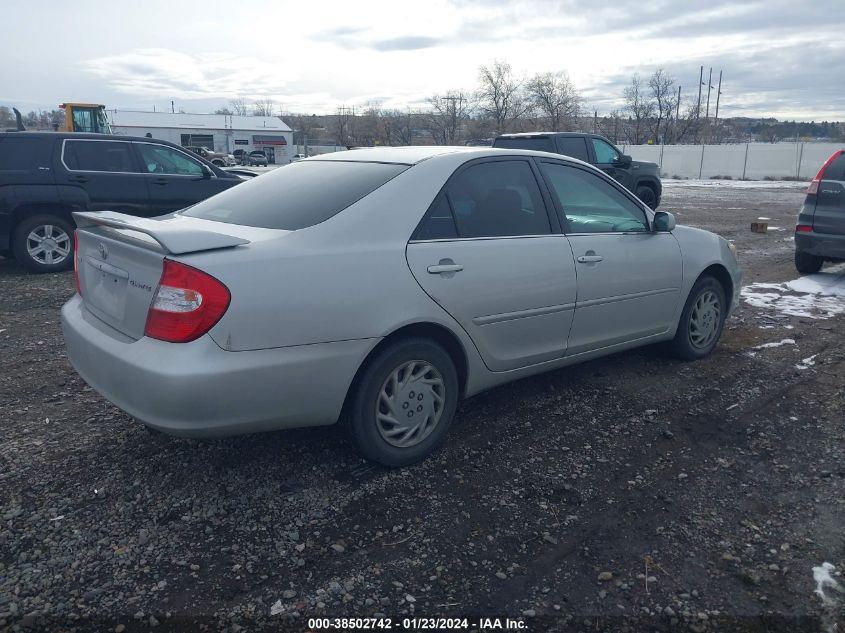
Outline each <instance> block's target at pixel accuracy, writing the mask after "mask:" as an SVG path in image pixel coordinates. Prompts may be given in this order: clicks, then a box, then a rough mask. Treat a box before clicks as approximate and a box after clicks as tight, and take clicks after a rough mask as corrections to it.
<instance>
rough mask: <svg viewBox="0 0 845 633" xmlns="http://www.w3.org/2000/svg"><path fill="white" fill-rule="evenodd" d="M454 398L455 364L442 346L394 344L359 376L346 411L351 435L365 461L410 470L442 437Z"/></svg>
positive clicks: (416, 341) (419, 341)
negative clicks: (409, 466)
mask: <svg viewBox="0 0 845 633" xmlns="http://www.w3.org/2000/svg"><path fill="white" fill-rule="evenodd" d="M409 372H410V373H409ZM423 380H425V382H422V381H423ZM458 396H459V387H458V374H457V370H456V369H455V363H454V362H453V361H452V358H451V357H450V356H449V354H448V353H447V352H446V351H445V350H444V349H443V348H442V347H440V346H439V345H437V344H436V343H433V342H432V341H429V340H427V339H416V338H415V339H406V340H402V341H398V342H396V343H394V344H392V345H390V346H388V347H386V348H384V349H383V350H381V351H380V352H379V353H378V354H377V355H376V356H375V357H374V358H372V359H371V360H370V361H369V362H368V363H367V365H366V367H364V369H363V371H362V373H361V374H360V375H359V376H358V379H357V380H356V382H355V385H354V386H353V390H352V399H351V403H350V404H351V406H350V408H349V411H348V419H347V422H348V426H349V431H350V434H351V435H352V439H353V441H354V442H355V444H356V446H357V447H358V450H359V451H360V452H361V453H362V454H363V455H364V457H366V458H367V459H369V460H372V461H374V462H378V463H379V464H383V465H384V466H389V467H393V468H396V467H400V466H408V465H410V464H413V463H416V462H418V461H420V460H422V459H424V458H425V457H427V456H428V455H430V454H431V453H433V452H434V451H435V450H436V449H437V448H438V447H439V446H440V444H441V443H442V442H443V441H444V440H445V439H446V435H447V434H448V432H449V427H450V426H451V424H452V420H453V418H454V417H455V410H456V408H457V405H458ZM379 414H381V415H379Z"/></svg>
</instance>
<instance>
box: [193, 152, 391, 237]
mask: <svg viewBox="0 0 845 633" xmlns="http://www.w3.org/2000/svg"><path fill="white" fill-rule="evenodd" d="M406 169H408V165H395V164H385V163H364V162H351V161H350V162H347V161H311V160H309V161H303V162H298V163H291V164H290V165H286V166H284V167H280V168H278V169H275V170H273V171H272V172H270V173H267V174H263V175H261V176H259V177H258V178H253V179H252V180H250V181H248V182H244V183H242V184H240V185H238V186H237V187H233V188H231V189H227V190H226V191H224V192H222V193H219V194H217V195H216V196H212V197H211V198H208V199H206V200H203V201H202V202H200V203H199V204H196V205H194V206H193V207H191V208H189V209H186V210H185V211H184V212H183V213H184V214H185V215H188V216H191V217H195V218H204V219H206V220H215V221H217V222H228V223H229V224H242V225H244V226H257V227H261V228H266V229H285V230H288V231H295V230H297V229H304V228H306V227H309V226H314V225H315V224H319V223H320V222H325V221H326V220H328V219H329V218H331V217H332V216H335V215H337V214H338V213H340V212H341V211H343V210H344V209H345V208H346V207H348V206H350V205H352V204H353V203H355V202H357V201H358V200H360V199H361V198H363V197H364V196H366V195H369V194H370V193H372V192H373V191H375V190H376V189H378V188H379V187H381V186H382V185H383V184H384V183H386V182H387V181H388V180H391V179H392V178H395V177H396V176H398V175H399V174H401V173H402V172H403V171H405V170H406Z"/></svg>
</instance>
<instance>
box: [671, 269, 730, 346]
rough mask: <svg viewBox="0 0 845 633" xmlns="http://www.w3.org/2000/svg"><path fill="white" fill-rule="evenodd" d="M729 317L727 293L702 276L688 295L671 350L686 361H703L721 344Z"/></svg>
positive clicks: (719, 285)
mask: <svg viewBox="0 0 845 633" xmlns="http://www.w3.org/2000/svg"><path fill="white" fill-rule="evenodd" d="M726 317H727V302H726V301H725V290H724V288H722V284H720V283H719V282H718V281H717V280H716V279H714V278H713V277H702V278H701V279H699V280H698V281H697V282H695V285H694V286H693V287H692V290H691V291H690V293H689V297H688V298H687V302H686V304H685V305H684V311H683V312H682V313H681V320H680V321H679V322H678V331H677V332H676V333H675V338H674V340H673V341H672V351H673V352H674V353H675V355H676V356H678V357H679V358H681V359H683V360H698V359H700V358H704V357H705V356H707V355H708V354H709V353H710V352H712V351H713V348H714V347H716V343H718V342H719V337H720V336H721V335H722V327H723V326H724V324H725V318H726Z"/></svg>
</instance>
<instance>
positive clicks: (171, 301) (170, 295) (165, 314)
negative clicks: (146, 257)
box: [144, 259, 231, 343]
mask: <svg viewBox="0 0 845 633" xmlns="http://www.w3.org/2000/svg"><path fill="white" fill-rule="evenodd" d="M230 300H231V295H230V294H229V289H228V288H226V286H224V285H223V284H222V283H221V282H220V281H218V280H217V279H215V278H214V277H212V276H211V275H209V274H207V273H204V272H202V271H201V270H197V269H196V268H193V267H191V266H187V265H185V264H181V263H179V262H174V261H171V260H169V259H165V260H164V271H163V272H162V274H161V280H160V281H159V282H158V288H157V289H156V294H155V298H154V299H153V302H152V305H151V306H150V310H149V312H148V313H147V325H146V328H144V334H145V335H147V336H149V337H150V338H155V339H159V340H162V341H168V342H170V343H188V342H190V341H193V340H196V339H198V338H199V337H200V336H202V335H203V334H205V333H206V332H208V331H209V330H210V329H211V328H212V327H214V324H215V323H217V322H218V321H219V320H220V318H221V317H222V316H223V315H224V314H225V313H226V310H227V309H228V308H229V301H230Z"/></svg>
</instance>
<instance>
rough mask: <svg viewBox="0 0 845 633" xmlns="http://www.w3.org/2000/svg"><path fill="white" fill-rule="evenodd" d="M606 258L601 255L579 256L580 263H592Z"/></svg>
mask: <svg viewBox="0 0 845 633" xmlns="http://www.w3.org/2000/svg"><path fill="white" fill-rule="evenodd" d="M603 259H604V257H602V256H601V255H581V256H580V257H579V258H578V263H579V264H592V263H595V262H600V261H602V260H603Z"/></svg>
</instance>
